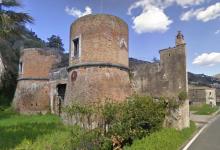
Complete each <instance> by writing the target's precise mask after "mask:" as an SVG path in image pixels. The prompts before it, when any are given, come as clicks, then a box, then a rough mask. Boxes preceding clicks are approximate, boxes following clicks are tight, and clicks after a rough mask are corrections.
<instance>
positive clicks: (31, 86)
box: [13, 14, 189, 129]
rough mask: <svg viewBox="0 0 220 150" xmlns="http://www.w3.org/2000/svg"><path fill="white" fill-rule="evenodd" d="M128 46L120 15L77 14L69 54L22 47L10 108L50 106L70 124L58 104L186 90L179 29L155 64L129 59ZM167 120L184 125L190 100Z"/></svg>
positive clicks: (168, 94)
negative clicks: (78, 15)
mask: <svg viewBox="0 0 220 150" xmlns="http://www.w3.org/2000/svg"><path fill="white" fill-rule="evenodd" d="M128 45H129V44H128V25H127V24H126V23H125V22H124V21H123V20H121V19H120V18H118V17H116V16H112V15H105V14H97V15H87V16H84V17H81V18H79V19H77V20H76V21H75V22H74V23H73V24H72V25H71V27H70V51H69V56H68V57H69V58H68V57H66V56H67V55H66V54H61V53H58V51H57V50H52V49H38V48H31V49H24V50H22V51H21V58H20V63H19V68H20V69H19V78H18V84H17V89H16V93H15V97H14V100H13V107H14V108H15V109H16V110H17V111H19V112H20V113H28V114H31V113H39V112H41V113H45V112H48V111H49V110H50V111H51V113H54V114H58V115H61V116H62V118H63V121H64V122H65V123H71V124H74V122H73V121H74V118H73V119H72V120H69V119H68V116H67V115H66V114H65V112H62V109H61V108H62V107H66V106H70V105H72V104H73V103H80V104H89V105H90V104H95V105H96V104H102V103H103V102H105V101H108V100H110V101H111V102H112V101H113V102H122V101H124V100H126V98H127V97H129V96H131V95H132V94H133V93H134V92H135V93H137V94H140V95H150V96H153V97H160V96H164V97H171V98H177V97H178V95H179V93H180V92H188V79H187V71H186V44H185V41H184V36H183V35H182V33H181V32H178V34H177V36H176V45H175V47H173V48H168V49H163V50H160V61H158V62H155V63H151V62H147V61H140V60H136V59H130V60H129V59H128V50H129V49H128ZM146 55H147V54H146ZM64 56H65V57H64ZM97 119H100V118H97V116H95V117H94V118H92V119H91V120H92V123H94V124H92V125H91V126H90V127H95V126H97V125H98V124H97V123H98V121H97ZM166 120H167V121H166V126H170V127H175V128H177V129H182V128H185V127H188V126H189V101H188V100H186V101H185V102H184V104H183V105H182V106H181V107H180V108H179V109H178V110H176V111H174V112H173V113H172V115H171V116H168V117H167V119H166ZM75 121H76V120H75ZM75 123H76V122H75ZM90 127H89V128H90Z"/></svg>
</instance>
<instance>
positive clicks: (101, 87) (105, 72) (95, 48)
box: [64, 14, 131, 105]
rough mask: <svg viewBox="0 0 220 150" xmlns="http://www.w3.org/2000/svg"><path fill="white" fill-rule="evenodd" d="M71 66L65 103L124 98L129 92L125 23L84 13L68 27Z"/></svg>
mask: <svg viewBox="0 0 220 150" xmlns="http://www.w3.org/2000/svg"><path fill="white" fill-rule="evenodd" d="M69 61H70V62H69V63H70V66H69V68H68V85H67V91H66V97H65V101H64V103H65V105H70V104H71V103H72V102H74V101H77V102H80V103H83V104H89V103H90V104H91V103H98V102H100V101H104V100H106V99H107V98H108V99H111V100H113V101H119V102H120V101H123V100H125V99H126V97H128V96H129V95H130V94H131V86H130V79H129V72H128V71H129V69H128V26H127V24H126V23H125V22H124V21H123V20H121V19H120V18H118V17H115V16H111V15H104V14H97V15H87V16H84V17H81V18H79V19H78V20H76V21H75V22H74V23H73V24H72V25H71V29H70V60H69Z"/></svg>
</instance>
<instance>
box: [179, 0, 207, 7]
mask: <svg viewBox="0 0 220 150" xmlns="http://www.w3.org/2000/svg"><path fill="white" fill-rule="evenodd" d="M204 1H205V0H176V3H177V4H178V5H180V6H182V7H188V6H191V5H199V4H201V3H203V2H204Z"/></svg>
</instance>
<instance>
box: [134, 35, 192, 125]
mask: <svg viewBox="0 0 220 150" xmlns="http://www.w3.org/2000/svg"><path fill="white" fill-rule="evenodd" d="M159 52H160V61H158V62H153V63H151V62H146V61H142V62H140V61H134V60H133V59H130V60H131V61H130V69H131V71H132V74H133V83H134V89H135V91H136V92H137V93H138V94H141V95H148V96H153V97H161V96H162V97H170V98H177V97H178V95H179V93H181V92H188V78H187V71H186V44H185V41H184V37H183V35H182V33H181V32H178V35H177V36H176V46H175V47H173V48H168V49H163V50H160V51H159ZM177 116H178V117H177ZM169 119H171V120H172V121H171V124H172V125H170V126H172V127H175V128H177V129H182V128H185V127H188V126H189V101H188V100H186V102H185V103H184V104H183V105H182V106H181V107H180V109H179V112H178V115H176V117H174V118H169Z"/></svg>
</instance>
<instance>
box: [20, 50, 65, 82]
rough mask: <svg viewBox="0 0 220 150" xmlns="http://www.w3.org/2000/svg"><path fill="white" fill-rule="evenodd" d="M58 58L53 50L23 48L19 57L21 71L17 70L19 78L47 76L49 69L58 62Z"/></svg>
mask: <svg viewBox="0 0 220 150" xmlns="http://www.w3.org/2000/svg"><path fill="white" fill-rule="evenodd" d="M60 59H61V58H60V57H59V55H58V54H57V53H56V52H55V51H54V50H44V49H38V48H32V49H24V50H23V51H22V52H21V59H20V62H22V64H23V72H22V73H21V72H19V78H30V77H31V78H48V74H49V71H50V69H51V68H52V66H53V65H54V64H56V63H58V62H60V61H61V60H60Z"/></svg>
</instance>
